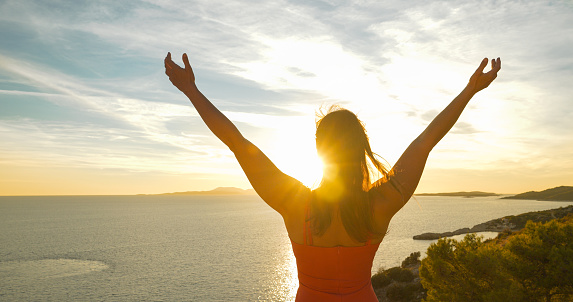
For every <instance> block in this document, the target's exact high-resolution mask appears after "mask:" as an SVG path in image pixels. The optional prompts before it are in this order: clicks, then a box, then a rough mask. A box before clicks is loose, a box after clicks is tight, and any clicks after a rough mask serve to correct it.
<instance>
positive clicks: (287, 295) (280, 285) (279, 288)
mask: <svg viewBox="0 0 573 302" xmlns="http://www.w3.org/2000/svg"><path fill="white" fill-rule="evenodd" d="M281 250H282V251H281V252H280V256H279V257H278V259H277V261H276V266H275V267H274V268H273V270H274V272H273V276H274V278H273V280H272V281H271V282H270V283H271V287H270V288H271V289H270V290H269V292H268V293H266V296H267V298H269V299H270V300H271V301H294V300H295V298H296V292H297V290H298V275H297V269H296V259H295V257H294V254H293V252H292V247H291V245H290V242H289V243H288V244H285V245H282V246H281ZM261 298H262V297H259V300H260V299H261Z"/></svg>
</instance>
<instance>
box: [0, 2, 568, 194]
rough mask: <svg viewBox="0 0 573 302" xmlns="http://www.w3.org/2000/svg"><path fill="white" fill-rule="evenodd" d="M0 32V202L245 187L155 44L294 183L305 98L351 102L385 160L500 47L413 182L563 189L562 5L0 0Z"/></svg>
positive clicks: (310, 143) (303, 176)
mask: <svg viewBox="0 0 573 302" xmlns="http://www.w3.org/2000/svg"><path fill="white" fill-rule="evenodd" d="M0 41H2V42H1V43H0V195H82V194H87V195H115V194H140V193H144V194H153V193H164V192H180V191H192V190H210V189H213V188H216V187H224V186H232V187H239V188H244V189H247V188H250V185H249V183H248V180H247V179H246V177H245V176H244V174H243V173H242V171H241V170H240V167H239V165H238V164H237V163H236V161H235V159H234V156H233V154H232V153H231V152H230V151H229V150H228V149H227V148H226V147H225V145H224V144H222V143H221V142H219V141H218V140H217V139H216V138H215V137H214V136H213V135H212V134H211V133H210V131H209V130H208V128H207V127H206V126H205V125H204V124H203V122H202V121H201V119H200V118H199V116H198V115H197V113H196V112H195V110H194V109H193V107H192V106H191V104H190V103H189V101H188V100H187V99H186V98H185V96H184V95H183V94H182V93H180V92H179V91H178V90H177V89H176V88H175V87H173V86H172V85H171V83H170V82H169V80H168V79H167V77H166V76H165V74H164V67H163V59H164V57H165V55H166V54H167V52H168V51H169V52H171V53H172V54H173V58H174V60H175V61H176V62H179V63H180V62H181V55H182V54H183V53H184V52H186V53H187V54H188V55H189V59H190V61H191V65H192V66H193V68H194V72H195V76H196V79H197V80H196V81H197V86H198V87H199V89H200V90H201V91H202V92H203V93H204V94H205V95H206V96H207V97H208V98H209V99H210V100H211V101H212V102H213V103H214V104H215V105H216V106H217V107H218V108H219V109H220V110H221V111H222V112H224V113H225V114H226V115H227V116H228V117H229V118H230V119H231V120H232V121H233V122H234V123H235V124H236V125H237V127H238V128H239V130H240V131H241V132H242V133H243V135H244V136H245V137H246V138H248V139H249V140H250V141H251V142H253V143H254V144H256V145H257V146H258V147H259V148H260V149H261V150H263V152H265V154H267V155H268V156H269V157H270V158H271V160H273V162H275V164H276V165H277V166H278V167H279V168H280V169H281V170H283V171H284V172H285V173H287V174H289V175H291V176H293V177H296V178H298V179H300V180H301V181H303V182H304V183H305V184H307V185H309V186H312V185H316V183H317V179H319V178H320V166H319V164H318V163H319V162H320V161H319V160H318V158H317V156H316V150H315V147H314V131H315V119H316V114H317V112H319V111H320V110H321V108H322V109H324V108H327V107H328V106H330V105H333V104H339V105H341V106H343V107H345V108H347V109H350V110H352V111H354V112H355V113H356V114H357V115H358V117H359V118H360V119H361V120H362V121H363V122H364V124H365V126H366V129H367V131H368V132H367V133H368V135H369V137H370V141H371V145H372V148H373V150H374V151H375V152H376V153H378V154H379V155H380V156H382V158H384V159H385V161H386V162H387V163H388V165H390V166H391V165H392V164H394V163H395V162H396V160H397V159H398V158H399V156H400V154H401V153H402V152H403V151H404V150H405V149H406V147H407V146H408V145H409V143H410V142H411V141H412V140H413V139H415V138H416V137H417V135H418V134H420V133H421V132H422V131H423V130H424V128H425V127H426V126H427V125H428V123H429V122H430V121H431V120H432V119H433V118H434V117H435V116H436V115H437V114H438V113H439V112H440V111H441V110H442V109H443V108H445V106H447V104H448V103H449V102H450V101H451V100H452V99H453V98H454V97H455V96H456V95H457V94H458V93H459V92H460V91H461V90H462V89H463V88H464V86H465V84H466V83H467V81H468V79H469V77H470V76H471V74H472V73H473V72H474V70H475V69H476V67H477V66H478V65H479V63H480V61H481V60H482V59H483V58H484V57H489V58H495V57H501V59H502V70H501V71H500V73H499V75H498V78H497V79H496V80H495V81H494V83H492V84H491V86H490V87H489V88H487V89H486V90H484V91H482V92H480V93H479V94H477V95H476V96H475V97H474V98H473V99H472V101H471V102H470V103H469V105H468V106H467V108H466V110H465V111H464V113H463V114H462V116H461V117H460V119H459V121H458V123H457V124H456V125H455V126H454V128H453V129H452V130H451V132H450V133H449V134H448V135H446V137H445V138H444V139H443V140H442V141H441V142H440V143H439V144H438V145H437V146H436V148H435V149H434V150H433V151H432V153H431V154H430V157H429V159H428V163H427V165H426V169H425V171H424V175H423V176H422V180H421V181H420V185H419V187H418V189H417V192H418V193H424V192H452V191H473V190H478V191H487V192H497V193H521V192H524V191H529V190H543V189H547V188H551V187H555V186H559V185H573V131H572V129H573V100H572V95H573V85H572V83H573V56H572V51H571V49H572V48H573V2H572V1H474V0H460V1H400V0H392V1H346V0H345V1H335V0H324V1H306V0H297V1H230V0H224V1H219V0H197V1H172V0H149V1H111V0H110V1H103V0H91V1H27V0H14V1H12V0H4V1H0Z"/></svg>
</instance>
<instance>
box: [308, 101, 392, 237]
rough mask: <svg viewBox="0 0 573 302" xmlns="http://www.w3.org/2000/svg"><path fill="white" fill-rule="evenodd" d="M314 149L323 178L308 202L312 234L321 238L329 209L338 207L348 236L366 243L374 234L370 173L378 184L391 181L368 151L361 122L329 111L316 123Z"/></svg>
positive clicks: (337, 109) (336, 109)
mask: <svg viewBox="0 0 573 302" xmlns="http://www.w3.org/2000/svg"><path fill="white" fill-rule="evenodd" d="M319 117H320V116H319ZM316 149H317V152H318V155H319V156H320V157H321V158H322V161H323V163H324V175H323V178H322V181H321V183H320V186H319V187H318V188H317V189H316V190H314V191H313V194H312V199H311V213H312V215H311V217H310V219H311V226H312V232H313V234H315V235H317V236H321V235H323V234H324V232H325V231H326V229H327V228H328V227H329V226H330V224H331V221H332V215H333V207H334V205H335V204H338V205H339V209H340V218H341V220H342V223H343V224H344V227H345V229H346V231H347V232H348V234H349V235H350V236H351V237H352V238H354V239H355V240H357V241H358V242H366V241H367V240H368V239H369V238H370V236H371V235H377V234H378V232H377V231H376V230H375V227H374V219H373V204H372V202H371V198H370V196H369V193H368V191H369V189H370V187H371V186H372V184H371V180H370V179H371V178H370V176H371V172H379V173H380V174H381V178H382V181H392V180H391V175H390V174H389V172H388V170H387V169H386V167H385V166H384V165H383V164H382V163H381V162H380V161H379V160H377V159H376V157H375V155H376V154H375V153H373V152H372V150H371V149H370V143H369V141H368V136H367V135H366V130H365V129H364V125H363V124H362V122H361V121H360V120H359V119H358V118H357V117H356V115H355V114H354V113H352V112H351V111H348V110H346V109H342V108H340V107H338V106H332V107H330V108H329V110H328V112H327V114H326V115H322V116H321V117H320V119H319V120H318V121H317V123H316ZM366 158H368V159H369V160H370V163H371V166H372V167H369V164H368V162H367V159H366ZM371 170H372V171H371Z"/></svg>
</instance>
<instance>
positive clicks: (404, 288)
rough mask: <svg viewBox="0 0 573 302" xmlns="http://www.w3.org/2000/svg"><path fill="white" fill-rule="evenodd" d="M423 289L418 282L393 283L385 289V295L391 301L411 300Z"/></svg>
mask: <svg viewBox="0 0 573 302" xmlns="http://www.w3.org/2000/svg"><path fill="white" fill-rule="evenodd" d="M423 290H424V288H423V287H422V285H421V284H420V283H408V284H400V283H393V284H392V285H390V286H388V289H386V297H388V299H390V300H391V301H412V300H414V299H416V298H417V297H418V295H420V294H422V293H423Z"/></svg>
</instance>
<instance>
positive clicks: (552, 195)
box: [503, 186, 573, 201]
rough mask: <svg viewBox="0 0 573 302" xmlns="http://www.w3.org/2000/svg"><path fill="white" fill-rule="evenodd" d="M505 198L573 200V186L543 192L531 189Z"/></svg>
mask: <svg viewBox="0 0 573 302" xmlns="http://www.w3.org/2000/svg"><path fill="white" fill-rule="evenodd" d="M503 198H504V199H533V200H553V201H573V187H569V186H560V187H555V188H552V189H547V190H543V191H541V192H537V191H529V192H525V193H521V194H517V195H515V196H508V197H503Z"/></svg>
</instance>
